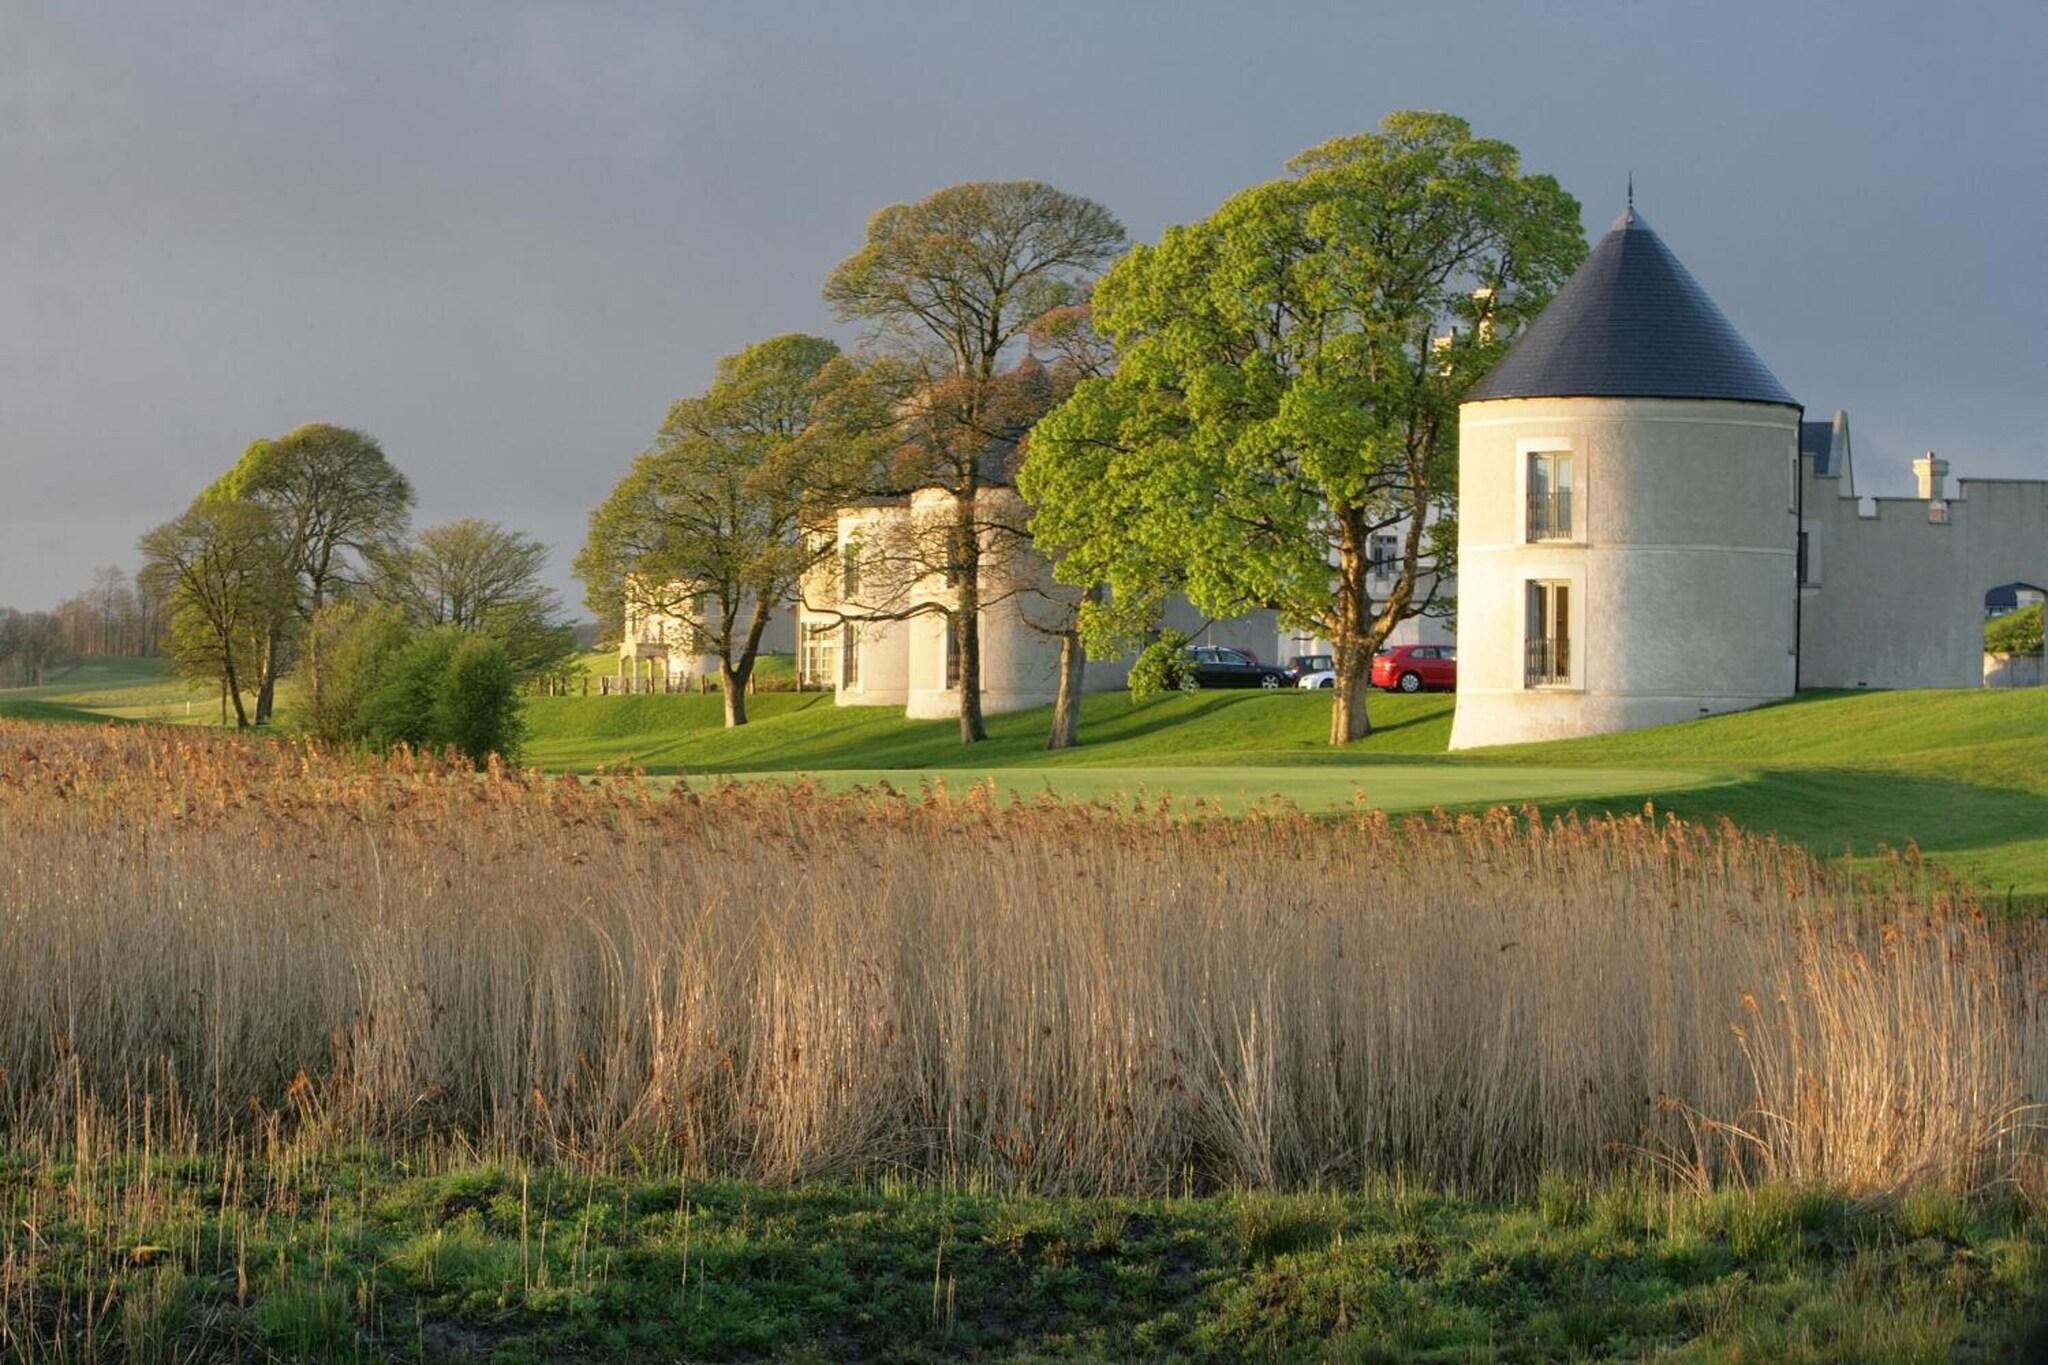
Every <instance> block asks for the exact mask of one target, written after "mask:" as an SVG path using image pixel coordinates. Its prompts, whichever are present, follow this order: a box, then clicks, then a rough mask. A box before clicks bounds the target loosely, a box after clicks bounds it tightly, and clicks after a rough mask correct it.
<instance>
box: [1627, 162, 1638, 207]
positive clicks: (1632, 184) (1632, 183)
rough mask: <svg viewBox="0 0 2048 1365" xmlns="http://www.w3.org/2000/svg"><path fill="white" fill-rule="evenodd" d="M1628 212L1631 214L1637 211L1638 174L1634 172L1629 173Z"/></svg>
mask: <svg viewBox="0 0 2048 1365" xmlns="http://www.w3.org/2000/svg"><path fill="white" fill-rule="evenodd" d="M1628 211H1629V212H1630V213H1631V214H1633V213H1634V212H1635V211H1636V173H1635V172H1634V171H1630V172H1629V173H1628Z"/></svg>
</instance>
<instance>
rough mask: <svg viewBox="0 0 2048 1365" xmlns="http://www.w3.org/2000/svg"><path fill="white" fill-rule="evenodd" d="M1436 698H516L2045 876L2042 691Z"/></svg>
mask: <svg viewBox="0 0 2048 1365" xmlns="http://www.w3.org/2000/svg"><path fill="white" fill-rule="evenodd" d="M1452 704H1453V703H1452V699H1451V698H1450V697H1448V696H1420V697H1401V696H1376V697H1375V698H1374V699H1373V702H1372V709H1373V715H1374V718H1375V722H1376V724H1377V725H1378V726H1379V729H1378V730H1377V732H1376V733H1375V734H1374V735H1373V736H1372V737H1371V738H1370V739H1368V740H1366V741H1364V742H1363V743H1362V744H1359V745H1355V746H1352V747H1350V748H1347V749H1344V750H1341V751H1336V750H1332V749H1331V748H1330V746H1329V745H1328V744H1326V743H1325V742H1324V736H1325V733H1326V730H1327V726H1328V723H1329V698H1328V696H1327V695H1326V694H1318V693H1302V692H1283V693H1280V694H1278V695H1273V694H1268V693H1259V692H1235V693H1233V692H1210V693H1201V694H1197V695H1195V696H1192V697H1180V696H1173V697H1160V698H1155V699H1153V700H1150V701H1146V702H1139V703H1133V702H1132V701H1131V700H1130V699H1129V698H1128V697H1127V696H1124V695H1122V694H1103V695H1098V696H1092V697H1089V698H1088V699H1087V704H1086V706H1085V708H1084V712H1083V725H1082V736H1083V739H1084V743H1083V745H1082V746H1081V747H1080V748H1077V749H1072V750H1067V751H1064V752H1060V753H1049V752H1047V751H1046V750H1045V748H1044V737H1045V731H1046V725H1047V721H1048V717H1047V714H1046V712H1045V711H1043V710H1038V711H1028V712H1020V713H1017V714H1012V715H1006V716H996V717H992V718H991V719H990V722H989V732H990V738H989V741H988V743H986V744H983V745H978V746H976V747H975V748H974V749H973V750H972V751H971V753H969V752H965V751H963V750H962V748H961V746H960V744H959V740H958V731H957V728H956V726H955V725H954V724H953V723H952V722H950V721H910V720H905V719H904V718H903V716H902V715H901V713H900V712H897V711H894V710H889V709H883V708H874V709H868V708H851V707H836V706H834V705H833V704H832V700H831V698H830V697H826V696H814V695H793V694H786V693H782V694H778V693H762V694H759V695H757V696H755V697H754V698H753V715H754V723H753V724H751V725H749V726H747V727H745V728H743V729H740V730H725V729H723V728H722V727H721V713H720V710H719V701H718V698H717V697H715V696H714V697H694V696H673V697H671V696H654V697H624V698H620V697H610V698H595V697H593V698H554V699H539V700H536V701H535V702H534V703H533V704H532V706H531V707H530V708H529V711H528V715H529V718H530V721H531V724H532V740H531V743H530V745H529V747H528V752H527V756H528V758H529V759H530V760H531V761H533V762H535V763H537V764H539V765H540V766H542V767H546V768H552V769H559V770H571V771H587V770H590V769H593V768H596V767H600V766H603V765H607V764H613V765H631V766H635V767H638V768H641V769H643V770H644V771H646V772H649V773H651V774H657V775H672V774H679V773H688V774H691V775H693V776H703V775H712V774H727V773H732V774H750V775H751V774H768V773H777V774H789V773H792V772H802V773H806V774H811V775H815V776H818V777H819V778H820V779H821V780H825V781H828V782H832V783H836V784H842V785H844V784H851V783H872V782H875V781H881V780H887V781H891V782H892V783H893V784H894V785H897V786H912V787H914V786H916V785H917V783H918V782H919V781H920V780H922V779H923V778H924V777H925V776H927V775H943V777H944V779H945V781H946V782H947V784H948V785H949V786H955V787H957V786H960V785H962V784H966V783H971V782H973V781H974V780H977V779H979V778H982V777H991V778H993V779H994V780H995V781H996V782H997V784H998V786H999V787H1000V788H1002V789H1003V790H1006V791H1015V792H1019V793H1025V794H1035V793H1038V792H1041V791H1047V790H1050V791H1054V792H1059V793H1063V794H1066V795H1071V796H1078V797H1084V798H1090V799H1101V798H1113V799H1129V798H1131V797H1134V796H1137V795H1139V794H1140V793H1143V794H1147V795H1151V796H1157V795H1161V794H1171V795H1174V796H1177V797H1215V798H1222V799H1225V800H1226V801H1228V802H1231V803H1237V802H1240V801H1243V800H1256V799H1259V798H1262V797H1267V796H1275V795H1277V796H1282V797H1285V798H1286V799H1288V800H1291V801H1294V802H1296V803H1297V804H1299V805H1301V806H1303V807H1305V808H1310V809H1328V808H1331V807H1335V806H1345V805H1349V804H1351V803H1352V801H1353V800H1354V799H1355V797H1356V795H1357V793H1359V792H1361V791H1362V792H1364V793H1365V796H1366V798H1367V799H1368V800H1370V801H1371V802H1373V803H1374V804H1377V805H1382V806H1384V807H1386V808H1389V809H1414V808H1417V807H1429V806H1435V805H1444V806H1460V805H1474V804H1486V803H1489V802H1499V801H1512V802H1525V801H1535V802H1539V803H1542V804H1543V805H1544V806H1545V807H1546V808H1547V809H1550V810H1553V811H1561V810H1565V809H1571V808H1576V809H1581V810H1588V811H1591V810H1605V809H1614V808H1622V807H1634V806H1637V805H1640V804H1641V803H1642V801H1643V800H1644V799H1646V798H1648V797H1654V799H1655V800H1656V803H1657V805H1658V806H1659V807H1661V808H1664V809H1668V810H1672V811H1674V812H1676V813H1678V814H1681V815H1685V816H1688V817H1691V818H1696V819H1715V818H1718V817H1720V816H1724V815H1725V816H1727V817H1729V818H1730V819H1733V820H1735V821H1736V822H1737V823H1739V824H1742V825H1745V826H1747V827H1749V828H1752V829H1757V830H1767V831H1772V832H1775V833H1778V834H1780V835H1782V836H1783V837H1785V838H1788V839H1793V840H1796V841H1798V842H1800V843H1803V844H1805V845H1807V846H1808V847H1810V848H1812V849H1814V850H1815V851H1817V852H1820V853H1822V854H1825V855H1834V854H1837V853H1848V854H1850V855H1852V856H1855V857H1859V858H1869V857H1871V856H1872V855H1874V854H1875V853H1876V852H1877V851H1878V849H1879V846H1880V845H1891V846H1893V847H1895V848H1903V847H1904V846H1905V845H1907V844H1908V843H1917V844H1918V845H1919V846H1920V848H1921V850H1922V851H1923V852H1924V853H1925V854H1927V855H1928V856H1929V857H1930V858H1932V859H1933V860H1935V861H1937V862H1939V863H1941V864H1942V865H1945V866H1948V867H1950V868H1953V869H1955V870H1956V871H1958V872H1959V873H1962V874H1964V875H1966V876H1968V877H1971V878H1973V879H1975V880H1977V881H1978V882H1980V883H1981V884H1982V885H1984V886H1986V887H1987V888H1988V889H1989V890H1990V891H1991V892H1992V893H1994V894H1996V895H1999V896H2004V895H2007V894H2011V895H2012V896H2014V897H2015V898H2016V899H2017V900H2021V901H2026V902H2030V903H2031V902H2039V901H2041V900H2043V899H2044V898H2048V691H2042V690H2039V689H2034V690H2016V691H1996V692H1994V691H1952V692H1943V691H1917V692H1875V693H1833V694H1830V693H1812V694H1808V695H1805V696H1802V697H1800V698H1798V699H1797V700H1794V701H1790V702H1785V703H1781V704H1779V705H1776V706H1770V707H1764V708H1762V709H1759V710H1756V711H1749V712H1743V713H1741V714H1738V715H1731V716H1716V717H1710V718H1708V719H1705V720H1698V721H1689V722H1686V723H1684V724H1680V725H1671V726H1664V727H1660V728H1657V729H1652V730H1639V731H1634V732H1631V733H1628V734H1621V735H1607V736H1601V737H1598V738H1594V739H1585V740H1569V741H1562V742H1558V743H1551V744H1541V745H1522V746H1514V747H1509V748H1502V749H1493V750H1482V751H1476V752H1471V753H1466V754H1458V755H1450V754H1446V753H1445V752H1444V748H1445V745H1446V743H1447V742H1448V740H1449V737H1450V721H1451V711H1452Z"/></svg>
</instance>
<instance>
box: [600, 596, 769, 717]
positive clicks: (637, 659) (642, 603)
mask: <svg viewBox="0 0 2048 1365" xmlns="http://www.w3.org/2000/svg"><path fill="white" fill-rule="evenodd" d="M703 610H704V608H703V605H702V604H701V603H698V602H693V601H691V599H690V597H689V595H688V589H687V587H686V586H685V585H682V584H669V585H668V586H666V587H665V588H662V589H660V590H659V591H653V590H649V589H648V588H646V587H645V586H644V585H642V584H640V583H637V582H635V581H634V580H632V579H628V580H627V582H626V591H625V602H624V611H623V616H622V625H623V629H622V630H621V631H620V635H619V673H618V681H617V686H618V689H619V690H620V691H649V692H664V691H678V690H681V689H684V688H687V687H690V686H693V685H695V684H696V682H697V681H698V679H700V678H704V677H711V678H714V679H715V678H716V677H717V676H718V657H717V655H715V654H707V653H705V652H704V651H703V650H702V648H701V645H702V642H703V637H702V635H701V633H700V632H699V631H698V630H696V629H694V628H693V627H692V620H693V619H694V620H695V621H696V622H698V623H701V622H702V620H703ZM795 648H796V613H795V611H794V610H793V609H791V608H790V607H788V606H782V607H779V608H777V610H776V611H775V612H774V614H773V615H771V616H770V617H769V618H768V628H767V629H766V630H765V631H763V632H762V635H761V653H763V654H787V653H789V652H790V651H791V650H793V649H795Z"/></svg>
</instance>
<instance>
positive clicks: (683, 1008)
mask: <svg viewBox="0 0 2048 1365" xmlns="http://www.w3.org/2000/svg"><path fill="white" fill-rule="evenodd" d="M2035 937H2036V936H2035V934H2034V931H2033V930H2031V929H2030V928H2025V927H2018V926H2012V925H2006V924H2001V923H1996V922H1991V921H1987V919H1986V918H1985V917H1984V916H1983V915H1982V914H1980V913H1979V912H1978V911H1977V910H1976V909H1975V908H1974V907H1972V906H1970V905H1969V904H1967V902H1965V901H1962V900H1960V899H1959V898H1957V897H1956V896H1954V895H1953V894H1952V893H1950V892H1947V891H1944V890H1941V889H1939V888H1937V889H1935V890H1933V891H1929V892H1923V893H1921V894H1919V895H1917V896H1916V895H1908V894H1905V893H1902V892H1897V891H1894V892H1889V893H1885V894H1883V895H1879V894H1878V893H1874V892H1871V891H1868V890H1861V889H1858V888H1857V887H1855V886H1854V885H1852V884H1851V883H1850V882H1848V881H1847V880H1846V879H1844V878H1843V877H1842V876H1840V875H1839V874H1837V873H1835V872H1833V871H1831V870H1828V869H1826V868H1823V867H1822V866H1820V865H1818V864H1816V863H1815V862H1814V861H1813V860H1812V859H1810V858H1809V857H1807V856H1806V855H1804V854H1803V853H1801V852H1799V851H1797V850H1794V849H1790V848H1787V847H1784V846H1781V845H1778V844H1776V843H1774V842H1772V841H1770V840H1767V839H1761V838H1757V837H1753V836H1749V835H1745V834H1742V833H1740V832H1738V831H1735V830H1733V829H1732V828H1724V829H1721V830H1719V831H1708V830H1704V829H1700V828H1697V827H1690V826H1685V825H1681V824H1678V823H1676V822H1668V821H1667V822H1659V821H1656V820H1653V819H1649V818H1642V817H1637V818H1622V819H1613V820H1598V821H1590V822H1584V823H1581V822H1565V823H1560V824H1553V825H1550V826H1547V827H1546V826H1544V825H1542V824H1540V823H1537V822H1534V821H1532V820H1530V819H1529V818H1528V817H1526V816H1517V815H1514V814H1511V813H1507V812H1496V813H1493V814H1489V815H1487V816H1484V817H1455V818H1454V817H1442V816H1440V817H1437V818H1435V819H1431V820H1411V821H1404V822H1398V823H1397V822H1393V821H1389V820H1388V819H1386V818H1385V817H1383V816H1379V815H1376V814H1373V813H1369V812H1362V813H1360V814H1358V815H1356V816H1354V817H1350V818H1345V819H1341V820H1313V819H1308V818H1303V817H1301V816H1299V815H1295V814H1291V813H1277V812H1276V813H1269V814H1267V815H1264V816H1261V817H1255V818H1251V819H1246V820H1238V821H1224V820H1213V819H1212V820H1185V819H1175V818H1170V817H1168V816H1165V815H1163V814H1159V813H1151V814H1144V813H1140V814H1135V815H1134V814H1131V813H1123V814H1112V813H1109V812H1105V811H1100V810H1090V809H1084V808H1076V807H1072V806H1065V807H1057V806H1052V805H1041V806H1033V807H1009V808H1002V807H999V806H997V805H995V804H993V803H992V802H989V801H987V800H985V799H983V798H982V797H981V796H980V795H979V794H971V795H969V796H968V797H966V798H957V799H956V798H945V797H942V796H926V797H922V798H919V799H901V800H874V799H862V798H848V797H830V796H826V795H824V794H821V793H818V792H815V791H807V790H799V789H787V788H780V787H774V786H767V785H761V786H747V787H735V788H729V789H725V790H721V791H719V792H717V793H714V794H710V795H705V796H691V795H688V794H685V793H682V792H680V791H678V792H675V793H672V794H668V795H663V794H660V793H656V792H653V791H651V790H650V789H648V788H647V787H646V786H644V785H643V784H640V783H637V782H631V781H615V782H607V783H603V784H596V785H592V784H578V783H576V782H574V781H573V780H568V779H557V780H549V779H543V778H539V777H535V776H532V775H528V774H521V773H491V774H487V775H484V776H481V777H479V776H474V775H471V774H468V773H465V772H459V771H456V770H454V769H451V768H448V767H446V766H443V765H441V764H439V763H436V762H433V761H430V760H421V759H416V758H409V757H403V756H401V757H399V758H395V759H392V760H390V761H388V762H383V763H373V762H369V761H365V760H356V759H350V758H346V757H341V756H334V755H328V754H323V753H320V752H317V751H314V750H311V749H307V748H304V747H298V746H293V745H288V744H282V743H278V744H264V743H253V744H252V743H243V742H239V741H234V740H230V739H223V738H214V737H208V736H204V735H198V734H193V733H189V732H177V731H167V730H147V729H128V728H123V729H107V730H98V731H94V730H80V729H63V730H58V729H41V728H35V727H30V726H24V725H6V724H0V1144H5V1143H11V1144H14V1145H18V1146H27V1147H30V1148H34V1149H37V1150H43V1151H48V1152H56V1151H59V1150H62V1149H64V1148H65V1147H66V1146H67V1145H70V1144H73V1143H75V1142H77V1141H79V1140H80V1139H81V1137H84V1136H85V1135H87V1133H88V1130H90V1129H92V1128H94V1127H97V1128H99V1129H100V1130H101V1132H100V1139H99V1140H100V1141H102V1142H104V1141H106V1140H107V1139H106V1129H107V1126H108V1125H109V1124H112V1125H115V1126H117V1127H119V1129H120V1131H121V1133H122V1135H123V1138H124V1140H132V1138H133V1137H134V1135H135V1133H136V1131H137V1130H138V1129H139V1127H140V1125H141V1124H142V1123H143V1122H144V1116H145V1115H146V1116H147V1122H148V1124H149V1125H150V1126H151V1128H152V1131H153V1139H152V1140H154V1141H158V1142H165V1141H171V1142H184V1143H190V1144H195V1145H205V1144H210V1143H215V1142H219V1141H223V1140H227V1139H230V1138H232V1137H235V1136H236V1135H238V1134H244V1133H246V1132H248V1131H250V1130H251V1129H252V1128H257V1127H261V1126H263V1125H265V1124H268V1125H271V1126H272V1127H273V1129H274V1128H275V1127H276V1126H277V1125H279V1124H280V1123H283V1124H286V1125H290V1126H293V1127H294V1128H295V1129H296V1130H298V1131H304V1130H306V1129H307V1128H311V1129H312V1130H313V1131H315V1132H317V1133H324V1134H333V1135H338V1136H341V1137H347V1138H361V1139H368V1140H376V1141H383V1142H393V1143H400V1144H404V1143H416V1142H430V1141H446V1140H448V1139H449V1138H450V1137H451V1135H458V1136H459V1137H460V1139H461V1140H463V1141H468V1142H474V1143H477V1144H480V1145H493V1146H497V1145H502V1146H506V1147H517V1148H519V1149H523V1150H526V1151H530V1152H534V1153H537V1154H539V1155H543V1156H547V1157H550V1158H553V1159H576V1160H585V1161H592V1162H598V1163H608V1164H616V1163H619V1162H622V1161H627V1160H632V1161H640V1162H646V1161H660V1162H664V1163H674V1164H678V1165H686V1166H688V1167H690V1168H693V1169H699V1170H708V1171H715V1172H726V1173H734V1174H741V1175H746V1176H750V1177H755V1178H761V1179H768V1180H778V1181H787V1180H796V1179H802V1178H808V1177H843V1176H860V1175H865V1174H873V1173H875V1172H877V1171H881V1170H897V1171H904V1170H907V1171H914V1172H921V1173H930V1174H934V1175H938V1176H942V1177H946V1178H955V1179H971V1180H978V1181H985V1182H989V1183H993V1184H995V1185H998V1186H1005V1187H1008V1186H1028V1187H1033V1188H1039V1189H1064V1190H1075V1191H1084V1192H1110V1191H1154V1190H1160V1189H1165V1188H1184V1187H1187V1186H1195V1187H1203V1186H1208V1185H1213V1184H1222V1183H1231V1184H1240V1183H1241V1184H1252V1185H1261V1186H1282V1185H1297V1184H1303V1183H1309V1182H1316V1181H1325V1180H1346V1179H1352V1178H1356V1177H1357V1176H1359V1175H1361V1174H1363V1173H1365V1172H1368V1171H1377V1170H1389V1169H1399V1170H1403V1171H1407V1172H1410V1173H1414V1174H1418V1175H1422V1176H1426V1177H1430V1178H1434V1179H1440V1180H1445V1181H1451V1182H1455V1183H1458V1184H1460V1185H1463V1186H1465V1187H1467V1188H1472V1189H1478V1190H1508V1189H1515V1188H1521V1187H1525V1186H1526V1185H1527V1184H1528V1183H1529V1182H1530V1181H1532V1180H1533V1179H1534V1178H1535V1177H1536V1176H1537V1174H1538V1173H1540V1172H1542V1171H1545V1170H1550V1169H1563V1170H1568V1171H1575V1172H1583V1173H1588V1174H1596V1173H1601V1172H1604V1171H1608V1170H1611V1169H1613V1168H1615V1167H1616V1166H1618V1165H1623V1164H1627V1163H1630V1162H1640V1161H1644V1160H1649V1161H1651V1162H1652V1163H1654V1164H1657V1165H1659V1166H1661V1167H1663V1168H1664V1169H1666V1170H1669V1171H1671V1172H1673V1173H1675V1174H1678V1175H1680V1176H1682V1177H1683V1178H1686V1179H1690V1180H1695V1181H1700V1182H1702V1183H1706V1182H1717V1181H1726V1180H1730V1179H1750V1178H1756V1177H1759V1176H1768V1177H1777V1178H1789V1179H1796V1180H1801V1181H1819V1182H1825V1183H1828V1184H1832V1185H1838V1186H1844V1187H1847V1188H1850V1189H1854V1190H1863V1191H1884V1190H1891V1189H1896V1188H1899V1187H1901V1186H1903V1185H1906V1184H1910V1183H1914V1182H1940V1183H1945V1184H1949V1185H1954V1186H1963V1187H1975V1186H1981V1185H1983V1184H1985V1183H1987V1182H1991V1181H1995V1180H2001V1179H2008V1178H2013V1177H2016V1176H2019V1175H2022V1174H2023V1173H2024V1172H2025V1170H2026V1169H2027V1168H2028V1166H2029V1164H2030V1163H2031V1162H2032V1161H2033V1160H2034V1159H2035V1143H2034V1141H2033V1133H2034V1127H2033V1125H2032V1122H2031V1117H2030V1116H2031V1110H2030V1109H2029V1107H2028V1099H2029V1096H2030V1095H2033V1094H2037V1093H2039V1082H2040V1079H2041V1073H2042V1070H2043V1065H2044V1055H2048V1050H2044V1041H2048V1040H2044V1036H2043V1029H2042V1025H2041V1023H2040V1018H2039V1005H2040V1002H2041V995H2042V981H2041V980H2040V978H2039V976H2038V973H2037V971H2036V970H2035V969H2033V968H2032V967H2031V966H2030V963H2031V962H2032V960H2033V958H2034V954H2033V949H2034V945H2035ZM87 1140H88V1141H90V1138H89V1137H88V1138H87Z"/></svg>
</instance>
